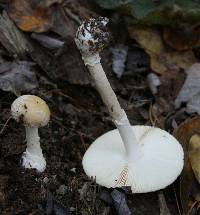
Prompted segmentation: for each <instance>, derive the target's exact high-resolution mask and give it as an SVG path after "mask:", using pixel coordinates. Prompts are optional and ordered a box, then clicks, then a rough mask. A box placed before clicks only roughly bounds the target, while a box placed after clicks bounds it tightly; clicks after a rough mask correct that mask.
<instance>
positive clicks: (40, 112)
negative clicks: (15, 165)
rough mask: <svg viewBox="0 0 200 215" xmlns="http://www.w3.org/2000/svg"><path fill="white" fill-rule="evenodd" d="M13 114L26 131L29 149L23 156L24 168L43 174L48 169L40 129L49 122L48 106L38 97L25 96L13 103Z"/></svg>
mask: <svg viewBox="0 0 200 215" xmlns="http://www.w3.org/2000/svg"><path fill="white" fill-rule="evenodd" d="M11 114H12V117H13V118H14V119H15V120H16V121H17V122H22V123H23V124H24V126H25V129H26V142H27V148H26V151H25V152H24V153H23V155H22V166H23V167H24V168H28V169H30V168H34V169H36V170H37V171H38V172H43V171H44V170H45V168H46V160H45V158H44V156H43V154H42V149H41V147H40V137H39V134H38V128H39V127H43V126H45V125H47V123H48V122H49V119H50V110H49V107H48V105H47V104H46V102H45V101H44V100H42V99H41V98H39V97H38V96H34V95H23V96H20V97H18V98H17V99H16V100H15V101H14V102H13V103H12V105H11Z"/></svg>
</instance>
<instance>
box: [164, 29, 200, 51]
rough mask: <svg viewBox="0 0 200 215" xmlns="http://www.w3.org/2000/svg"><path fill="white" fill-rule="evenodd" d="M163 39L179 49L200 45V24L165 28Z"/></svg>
mask: <svg viewBox="0 0 200 215" xmlns="http://www.w3.org/2000/svg"><path fill="white" fill-rule="evenodd" d="M163 39H164V41H165V42H166V43H167V44H168V45H169V46H171V47H172V48H174V49H176V50H178V51H184V50H189V49H192V48H195V47H198V46H199V45H200V26H199V25H195V26H194V25H179V26H176V27H174V28H169V27H168V28H164V32H163Z"/></svg>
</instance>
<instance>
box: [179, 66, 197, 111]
mask: <svg viewBox="0 0 200 215" xmlns="http://www.w3.org/2000/svg"><path fill="white" fill-rule="evenodd" d="M186 74H187V78H186V80H185V83H184V84H183V86H182V88H181V90H180V92H179V94H178V96H177V98H176V100H175V106H176V108H179V107H180V105H181V104H182V103H183V102H184V103H187V106H186V111H187V112H188V113H194V112H197V113H198V114H200V89H199V85H200V63H195V64H193V65H192V66H191V67H190V68H189V69H188V70H186Z"/></svg>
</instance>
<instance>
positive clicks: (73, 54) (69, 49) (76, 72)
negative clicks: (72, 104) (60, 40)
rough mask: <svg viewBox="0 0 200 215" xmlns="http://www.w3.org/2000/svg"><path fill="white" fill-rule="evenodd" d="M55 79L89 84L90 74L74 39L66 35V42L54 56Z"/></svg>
mask: <svg viewBox="0 0 200 215" xmlns="http://www.w3.org/2000/svg"><path fill="white" fill-rule="evenodd" d="M54 76H55V77H56V79H57V80H60V81H67V82H69V83H71V84H80V85H84V84H90V83H91V79H90V75H89V73H88V71H87V69H86V67H85V65H84V63H83V61H82V59H81V56H80V53H79V51H78V49H77V48H76V45H75V42H74V39H73V38H72V37H68V38H67V39H66V43H65V44H64V46H63V47H62V48H61V50H60V51H59V52H58V53H57V54H56V57H55V73H54Z"/></svg>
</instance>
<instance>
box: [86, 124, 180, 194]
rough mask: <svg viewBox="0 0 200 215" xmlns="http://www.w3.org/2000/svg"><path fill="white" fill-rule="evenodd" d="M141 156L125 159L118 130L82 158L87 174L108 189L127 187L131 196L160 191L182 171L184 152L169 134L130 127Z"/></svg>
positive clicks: (94, 144)
mask: <svg viewBox="0 0 200 215" xmlns="http://www.w3.org/2000/svg"><path fill="white" fill-rule="evenodd" d="M132 129H133V130H134V133H135V135H136V139H137V141H138V144H139V147H140V148H141V153H140V154H139V156H137V157H135V159H131V160H130V159H129V158H128V157H127V153H126V149H125V147H124V144H123V142H122V139H121V137H120V134H119V132H118V130H117V129H115V130H112V131H110V132H107V133H105V134H104V135H102V136H100V137H99V138H97V139H96V140H95V141H94V142H93V143H92V145H91V146H90V147H89V149H88V150H87V151H86V153H85V155H84V157H83V162H82V164H83V168H84V171H85V172H86V174H87V175H88V176H90V177H92V178H93V179H95V180H96V182H97V183H98V184H100V185H102V186H105V187H108V188H111V187H112V188H114V187H123V186H130V187H131V190H132V192H133V193H146V192H152V191H156V190H159V189H163V188H165V187H166V186H168V185H169V184H171V183H172V182H173V181H174V180H175V179H176V178H177V177H178V176H179V174H180V173H181V171H182V168H183V149H182V147H181V145H180V144H179V143H178V141H177V140H176V139H175V138H174V137H173V136H172V135H170V134H169V133H167V132H166V131H164V130H161V129H159V128H154V127H150V126H133V127H132Z"/></svg>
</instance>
